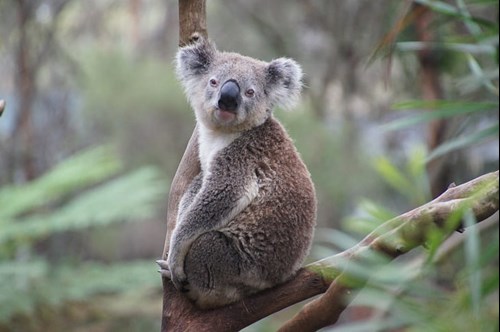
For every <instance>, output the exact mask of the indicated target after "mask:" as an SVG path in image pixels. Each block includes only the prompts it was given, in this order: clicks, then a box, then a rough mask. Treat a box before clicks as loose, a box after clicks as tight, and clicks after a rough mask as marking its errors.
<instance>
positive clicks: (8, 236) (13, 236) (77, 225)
mask: <svg viewBox="0 0 500 332" xmlns="http://www.w3.org/2000/svg"><path fill="white" fill-rule="evenodd" d="M159 178H160V177H159V173H158V172H157V171H156V170H155V169H153V168H148V167H144V168H141V169H139V170H137V171H134V172H132V173H129V174H126V175H123V176H121V177H119V178H116V179H114V180H112V181H110V182H109V183H106V184H103V185H101V186H99V187H97V188H95V189H92V190H90V191H88V192H86V193H84V194H82V195H79V196H77V197H76V198H75V199H73V200H72V201H70V202H69V203H68V204H66V205H65V206H63V207H61V208H60V209H58V210H56V212H54V213H49V214H38V215H34V216H30V217H26V218H24V219H21V220H16V221H15V222H13V223H12V224H7V225H3V228H2V232H1V233H0V244H2V243H5V242H6V241H8V240H21V239H24V240H26V239H31V240H33V239H40V238H44V237H46V236H48V235H51V234H54V233H57V232H63V231H68V230H78V229H85V228H88V227H92V226H98V225H107V224H110V223H116V222H123V221H132V220H141V219H144V218H146V217H149V216H151V214H152V213H153V212H154V207H155V204H156V203H157V202H158V201H159V200H160V199H161V198H163V197H164V195H165V192H166V189H167V184H166V183H164V182H163V181H159Z"/></svg>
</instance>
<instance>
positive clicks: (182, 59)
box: [175, 39, 217, 83]
mask: <svg viewBox="0 0 500 332" xmlns="http://www.w3.org/2000/svg"><path fill="white" fill-rule="evenodd" d="M216 52H217V50H216V48H215V45H214V44H213V43H211V42H210V41H209V40H205V39H200V41H198V42H197V43H195V44H193V45H189V46H185V47H182V48H181V49H179V51H178V52H177V56H176V59H175V60H176V61H175V62H176V71H177V76H178V77H179V79H180V80H181V81H182V82H184V83H187V82H189V81H190V80H193V79H195V80H196V79H198V77H199V76H200V75H203V74H205V73H206V72H207V71H208V70H209V68H210V65H211V64H212V63H213V60H214V57H215V54H216Z"/></svg>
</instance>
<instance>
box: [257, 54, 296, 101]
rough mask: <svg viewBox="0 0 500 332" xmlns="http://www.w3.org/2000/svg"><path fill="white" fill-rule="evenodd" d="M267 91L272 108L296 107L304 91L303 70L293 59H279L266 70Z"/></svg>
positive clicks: (272, 62)
mask: <svg viewBox="0 0 500 332" xmlns="http://www.w3.org/2000/svg"><path fill="white" fill-rule="evenodd" d="M266 91H267V93H268V96H269V99H270V101H271V107H274V106H279V107H283V108H285V109H290V108H292V107H294V106H295V105H296V104H297V102H298V101H299V97H300V92H301V91H302V69H301V68H300V65H299V64H298V63H297V62H295V61H294V60H292V59H287V58H279V59H275V60H273V61H271V62H270V63H269V65H268V66H267V68H266Z"/></svg>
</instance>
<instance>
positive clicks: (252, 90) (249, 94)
mask: <svg viewBox="0 0 500 332" xmlns="http://www.w3.org/2000/svg"><path fill="white" fill-rule="evenodd" d="M254 95H255V91H254V89H248V90H247V91H245V96H247V97H253V96H254Z"/></svg>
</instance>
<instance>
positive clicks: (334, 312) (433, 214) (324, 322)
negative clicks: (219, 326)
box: [280, 171, 499, 332]
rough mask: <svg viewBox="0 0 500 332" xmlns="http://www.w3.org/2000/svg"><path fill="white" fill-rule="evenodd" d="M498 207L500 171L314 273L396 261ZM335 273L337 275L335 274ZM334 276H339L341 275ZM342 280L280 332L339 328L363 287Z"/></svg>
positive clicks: (395, 223)
mask: <svg viewBox="0 0 500 332" xmlns="http://www.w3.org/2000/svg"><path fill="white" fill-rule="evenodd" d="M498 205H499V203H498V171H497V172H494V173H490V174H486V175H483V176H481V177H479V178H477V179H474V180H472V181H470V182H467V183H465V184H463V185H461V186H458V187H451V188H449V189H448V190H447V191H446V192H445V193H443V194H442V195H441V196H439V197H438V198H436V199H435V200H433V201H431V202H430V203H427V204H425V205H423V206H421V207H418V208H416V209H414V210H412V211H410V212H407V213H405V214H403V215H401V216H399V217H396V218H394V219H392V220H390V221H388V222H386V223H385V224H383V225H382V226H380V227H378V228H377V229H375V230H374V231H373V232H372V233H371V234H370V235H368V236H367V237H365V239H363V240H362V241H361V242H360V243H359V244H358V245H356V246H355V247H353V248H351V249H349V250H347V251H346V252H344V253H341V254H339V255H336V256H333V257H331V258H328V259H326V260H324V261H323V263H321V262H319V263H320V264H318V263H315V264H314V265H313V266H311V267H310V269H311V268H313V269H315V270H319V271H322V270H326V271H329V270H331V269H332V267H334V266H336V265H338V263H339V259H344V260H345V259H347V260H348V261H353V260H362V258H363V257H364V256H366V255H367V254H369V253H370V252H378V253H384V254H387V256H389V257H390V258H391V259H394V258H396V257H398V256H400V255H402V254H404V253H406V252H408V251H410V250H411V249H413V248H415V247H417V246H420V245H423V244H424V242H425V240H426V239H427V234H428V233H429V231H431V230H435V229H438V230H441V231H442V232H444V233H445V235H446V236H448V235H450V234H451V233H452V232H453V231H454V229H455V228H454V227H450V225H447V223H446V221H447V220H448V219H449V217H450V216H451V215H452V214H453V213H455V212H457V211H464V210H465V209H471V211H472V212H473V214H474V215H475V217H476V220H477V221H478V222H480V221H483V220H485V219H486V218H488V217H490V216H491V215H492V214H493V213H495V212H496V211H498ZM451 226H452V225H451ZM321 264H325V265H326V267H321ZM318 265H319V266H318ZM334 272H336V271H335V270H334ZM329 273H330V274H331V273H332V272H329ZM344 273H346V272H344ZM333 274H338V272H337V273H333ZM322 275H326V273H324V272H323V273H322ZM342 276H343V274H342V275H340V276H339V277H337V278H336V279H335V280H334V281H333V282H332V284H331V285H330V287H329V288H328V290H327V292H326V293H325V294H324V295H322V296H321V297H319V298H318V299H316V300H314V301H313V302H311V303H309V304H307V305H306V306H304V308H303V309H302V310H301V311H300V312H299V313H298V314H297V315H296V316H295V317H294V318H292V319H291V320H290V321H289V322H288V323H287V324H285V325H284V326H283V327H282V328H281V329H280V331H281V332H284V331H286V332H291V331H300V332H307V331H316V330H318V329H320V328H322V327H325V326H328V325H333V324H335V323H336V322H337V320H338V318H339V316H340V314H341V313H342V312H343V311H344V309H345V308H346V307H347V306H348V304H349V302H350V300H352V299H353V296H349V297H348V296H346V294H348V293H349V292H351V291H356V290H358V289H359V288H361V287H362V286H361V285H358V286H357V287H356V289H352V288H351V287H348V286H346V285H345V284H343V280H344V278H342ZM346 278H347V277H346ZM351 295H352V294H351Z"/></svg>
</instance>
